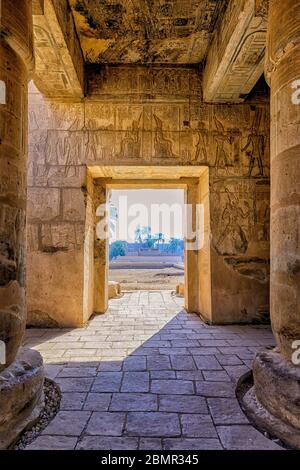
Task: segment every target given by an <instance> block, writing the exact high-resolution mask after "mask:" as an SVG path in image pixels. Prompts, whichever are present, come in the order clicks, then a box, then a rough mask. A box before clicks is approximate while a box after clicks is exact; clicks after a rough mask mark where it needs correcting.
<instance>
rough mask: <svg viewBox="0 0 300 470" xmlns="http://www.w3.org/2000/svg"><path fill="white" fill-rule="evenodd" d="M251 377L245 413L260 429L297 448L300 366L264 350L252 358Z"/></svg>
mask: <svg viewBox="0 0 300 470" xmlns="http://www.w3.org/2000/svg"><path fill="white" fill-rule="evenodd" d="M253 380H254V386H253V387H252V388H250V389H249V390H248V392H247V393H246V394H245V395H244V396H243V398H242V406H243V408H244V410H245V412H246V414H247V415H248V416H249V417H250V418H251V419H252V420H253V421H254V422H255V423H256V424H257V425H258V427H259V428H261V429H262V430H264V431H267V432H268V433H269V434H270V435H272V436H276V437H277V438H279V439H280V440H281V441H282V442H283V443H284V444H286V445H287V446H289V447H292V448H296V449H300V368H298V367H296V366H294V365H293V364H292V363H291V362H288V361H287V360H286V359H285V358H284V357H283V356H282V355H281V354H280V353H279V352H276V351H274V350H273V351H263V352H260V353H258V354H257V355H256V357H255V359H254V362H253Z"/></svg>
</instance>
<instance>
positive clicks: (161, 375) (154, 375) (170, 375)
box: [150, 370, 176, 380]
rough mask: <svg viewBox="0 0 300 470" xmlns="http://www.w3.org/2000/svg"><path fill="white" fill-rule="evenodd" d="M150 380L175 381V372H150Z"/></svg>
mask: <svg viewBox="0 0 300 470" xmlns="http://www.w3.org/2000/svg"><path fill="white" fill-rule="evenodd" d="M150 378H151V380H153V379H176V372H175V370H151V371H150Z"/></svg>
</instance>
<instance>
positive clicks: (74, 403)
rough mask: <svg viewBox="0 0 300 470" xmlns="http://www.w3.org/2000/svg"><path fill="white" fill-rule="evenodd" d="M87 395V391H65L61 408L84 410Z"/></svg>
mask: <svg viewBox="0 0 300 470" xmlns="http://www.w3.org/2000/svg"><path fill="white" fill-rule="evenodd" d="M86 396H87V394H86V393H79V392H73V393H71V392H68V393H63V394H62V399H61V402H60V409H61V410H65V411H71V410H82V408H83V405H84V402H85V400H86Z"/></svg>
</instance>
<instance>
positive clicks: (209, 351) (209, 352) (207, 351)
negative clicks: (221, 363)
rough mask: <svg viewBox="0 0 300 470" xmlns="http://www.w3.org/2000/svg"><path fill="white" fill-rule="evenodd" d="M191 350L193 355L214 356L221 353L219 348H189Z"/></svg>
mask: <svg viewBox="0 0 300 470" xmlns="http://www.w3.org/2000/svg"><path fill="white" fill-rule="evenodd" d="M189 351H190V353H191V354H192V356H213V355H214V354H219V353H220V351H219V350H218V349H217V348H200V347H199V348H189Z"/></svg>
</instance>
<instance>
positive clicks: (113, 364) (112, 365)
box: [98, 361, 122, 372]
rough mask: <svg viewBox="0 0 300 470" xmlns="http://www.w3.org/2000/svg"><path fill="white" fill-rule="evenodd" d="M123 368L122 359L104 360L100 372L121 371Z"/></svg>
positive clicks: (100, 365)
mask: <svg viewBox="0 0 300 470" xmlns="http://www.w3.org/2000/svg"><path fill="white" fill-rule="evenodd" d="M121 369H122V361H104V362H100V364H99V367H98V371H99V372H120V371H121Z"/></svg>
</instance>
